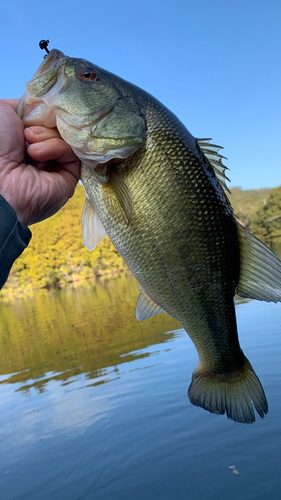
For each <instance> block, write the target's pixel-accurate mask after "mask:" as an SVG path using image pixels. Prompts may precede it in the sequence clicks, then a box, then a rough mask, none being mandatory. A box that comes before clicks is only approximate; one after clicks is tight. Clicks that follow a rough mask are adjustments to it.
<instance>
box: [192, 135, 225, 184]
mask: <svg viewBox="0 0 281 500" xmlns="http://www.w3.org/2000/svg"><path fill="white" fill-rule="evenodd" d="M211 140H212V139H196V142H197V144H198V146H199V147H200V149H201V150H202V151H203V153H204V155H205V156H206V157H207V158H208V160H209V162H210V163H211V165H212V167H213V169H214V172H215V174H216V177H217V179H218V181H219V183H220V185H221V186H222V187H223V189H225V190H226V191H228V192H229V193H230V191H229V189H228V187H227V185H226V183H225V181H228V182H230V180H229V178H228V177H227V176H226V175H225V171H226V170H228V168H227V167H226V166H225V165H224V164H223V163H222V160H223V158H224V159H225V160H226V158H225V156H222V155H220V154H219V153H218V151H219V150H220V149H223V147H222V146H217V145H216V144H210V141H211Z"/></svg>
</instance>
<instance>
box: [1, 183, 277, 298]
mask: <svg viewBox="0 0 281 500" xmlns="http://www.w3.org/2000/svg"><path fill="white" fill-rule="evenodd" d="M84 199H85V194H84V190H83V188H82V186H81V185H78V186H77V189H76V192H75V195H74V196H73V198H71V200H69V201H68V203H67V204H66V205H65V207H64V208H63V209H62V210H60V212H59V213H58V214H56V215H55V216H54V217H51V218H50V219H47V220H46V221H43V222H40V223H39V224H35V225H34V226H32V227H31V230H32V240H31V242H30V244H29V247H28V248H27V249H26V250H25V251H24V252H23V254H22V255H21V257H20V258H19V259H18V260H17V261H16V262H15V264H14V266H13V268H12V271H11V273H10V276H9V280H8V282H7V283H6V285H5V287H4V288H3V290H2V291H1V295H0V299H2V300H7V299H9V298H11V297H14V296H18V295H20V294H21V293H33V292H34V291H35V290H36V289H38V288H62V287H65V286H67V285H68V284H69V283H71V282H75V283H76V284H77V283H79V282H80V281H82V280H84V279H86V278H93V277H97V276H104V275H111V274H116V273H119V272H121V271H124V270H126V269H128V268H127V266H126V264H125V263H124V261H123V259H122V258H121V257H120V255H119V254H118V252H117V251H116V249H115V248H114V246H113V245H112V243H111V242H110V240H109V238H106V239H105V240H104V241H103V243H101V244H100V245H98V247H97V248H96V249H95V250H94V251H92V252H89V251H88V250H87V249H86V248H85V247H84V245H83V241H82V231H81V222H80V221H81V213H82V208H83V204H84ZM229 199H230V201H231V203H232V206H233V208H234V212H235V214H236V216H237V217H238V219H239V221H240V222H241V223H242V224H243V225H244V226H245V227H247V228H248V229H250V231H252V232H253V233H254V234H255V235H256V236H258V237H259V238H260V239H261V240H263V241H264V242H265V243H266V244H267V245H269V246H270V247H271V248H273V249H274V250H275V249H276V248H278V247H280V246H281V187H279V188H276V189H262V190H249V191H243V190H242V189H240V188H232V189H231V195H230V196H229Z"/></svg>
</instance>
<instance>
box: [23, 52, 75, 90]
mask: <svg viewBox="0 0 281 500" xmlns="http://www.w3.org/2000/svg"><path fill="white" fill-rule="evenodd" d="M65 61H66V56H65V55H64V54H63V52H60V51H59V50H57V49H53V50H51V52H50V53H49V54H48V55H47V57H46V58H45V59H44V61H43V62H42V64H41V65H40V66H39V68H38V70H37V71H36V73H35V75H34V76H33V78H32V79H31V80H30V81H29V82H28V83H27V84H26V88H27V90H28V91H29V94H30V95H31V96H32V97H41V96H43V95H45V94H46V93H47V92H49V90H50V89H51V88H52V87H53V86H54V84H55V83H56V81H57V77H58V74H59V71H60V69H61V68H62V66H64V64H65Z"/></svg>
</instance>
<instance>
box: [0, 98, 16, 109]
mask: <svg viewBox="0 0 281 500" xmlns="http://www.w3.org/2000/svg"><path fill="white" fill-rule="evenodd" d="M19 102H20V99H0V105H1V104H8V105H9V106H11V107H12V108H13V109H14V110H15V111H16V110H17V107H18V103H19Z"/></svg>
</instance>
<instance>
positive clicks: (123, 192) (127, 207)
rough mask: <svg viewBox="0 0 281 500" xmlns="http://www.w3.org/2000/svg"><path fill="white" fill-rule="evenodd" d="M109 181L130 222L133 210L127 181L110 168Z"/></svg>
mask: <svg viewBox="0 0 281 500" xmlns="http://www.w3.org/2000/svg"><path fill="white" fill-rule="evenodd" d="M108 182H109V184H110V185H111V187H112V189H113V191H114V194H115V196H116V198H117V200H118V201H119V204H120V206H121V208H122V210H123V211H124V213H125V216H126V220H127V224H129V220H130V217H131V214H132V210H133V207H132V202H131V197H130V192H129V189H128V188H127V186H126V184H125V182H124V181H123V180H122V179H121V177H120V176H119V175H118V174H117V173H116V172H115V170H110V172H109V180H108Z"/></svg>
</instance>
